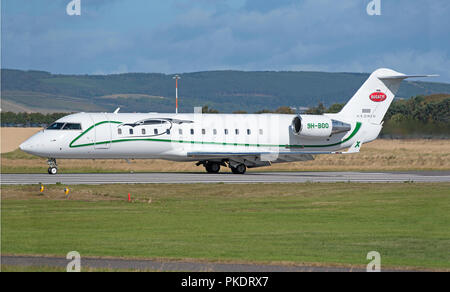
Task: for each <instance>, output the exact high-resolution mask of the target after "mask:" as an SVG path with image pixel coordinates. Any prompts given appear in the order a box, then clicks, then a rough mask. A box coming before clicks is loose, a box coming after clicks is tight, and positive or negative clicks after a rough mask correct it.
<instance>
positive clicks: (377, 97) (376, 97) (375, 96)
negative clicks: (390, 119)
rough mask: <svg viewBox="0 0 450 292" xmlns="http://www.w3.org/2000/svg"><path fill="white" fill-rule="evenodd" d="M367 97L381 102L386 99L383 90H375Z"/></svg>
mask: <svg viewBox="0 0 450 292" xmlns="http://www.w3.org/2000/svg"><path fill="white" fill-rule="evenodd" d="M369 98H370V100H371V101H375V102H381V101H384V100H385V99H386V94H384V93H383V92H380V91H377V92H374V93H372V94H371V95H370V96H369Z"/></svg>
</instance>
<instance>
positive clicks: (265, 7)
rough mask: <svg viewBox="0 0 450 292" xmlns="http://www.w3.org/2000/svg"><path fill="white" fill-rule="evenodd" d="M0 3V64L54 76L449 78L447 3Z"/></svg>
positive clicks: (152, 0)
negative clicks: (230, 73)
mask: <svg viewBox="0 0 450 292" xmlns="http://www.w3.org/2000/svg"><path fill="white" fill-rule="evenodd" d="M377 1H379V2H380V4H381V15H369V14H368V13H367V9H366V8H367V5H368V4H370V2H371V0H127V1H125V0H80V4H81V15H68V14H67V12H66V6H67V5H68V4H69V2H71V0H3V1H1V57H2V58H1V62H2V64H1V67H2V68H13V69H23V70H30V69H32V70H44V71H49V72H52V73H60V74H117V73H128V72H158V73H167V74H173V73H184V72H197V71H208V70H246V71H286V70H287V71H327V72H372V71H374V70H375V69H377V68H380V67H385V68H391V69H394V70H396V71H399V72H403V73H406V74H439V75H440V77H437V78H433V80H431V79H430V80H429V81H436V82H448V83H450V59H449V57H450V17H448V15H449V14H450V1H449V0H377Z"/></svg>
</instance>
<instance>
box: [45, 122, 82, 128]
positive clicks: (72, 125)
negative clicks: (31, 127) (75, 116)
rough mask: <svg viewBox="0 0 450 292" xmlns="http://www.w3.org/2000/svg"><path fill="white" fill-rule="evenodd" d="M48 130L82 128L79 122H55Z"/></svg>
mask: <svg viewBox="0 0 450 292" xmlns="http://www.w3.org/2000/svg"><path fill="white" fill-rule="evenodd" d="M47 130H81V124H78V123H53V124H51V125H50V126H48V128H47Z"/></svg>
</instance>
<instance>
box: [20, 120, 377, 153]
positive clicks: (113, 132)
mask: <svg viewBox="0 0 450 292" xmlns="http://www.w3.org/2000/svg"><path fill="white" fill-rule="evenodd" d="M294 117H295V115H280V114H169V113H167V114H163V113H147V114H145V113H123V114H122V113H117V114H114V113H77V114H72V115H68V116H66V117H63V118H61V119H59V120H58V121H57V122H61V123H81V126H82V130H47V129H46V130H42V131H40V132H39V133H37V134H35V135H34V136H32V137H31V138H30V139H28V140H27V141H26V142H24V143H23V144H22V145H21V149H23V150H24V151H26V152H29V153H32V154H34V155H38V156H42V157H51V158H161V159H168V160H176V161H193V160H195V159H192V158H190V157H187V153H188V152H202V151H204V152H248V151H250V152H264V151H268V152H274V151H275V152H276V151H289V150H293V151H297V152H298V151H302V150H305V151H316V150H320V151H328V150H331V151H335V150H340V149H343V148H346V147H349V146H350V145H351V144H352V143H353V141H354V139H356V138H358V137H360V135H361V133H363V132H367V131H362V130H363V129H364V127H365V126H364V125H363V126H362V127H361V129H360V130H359V131H358V133H357V134H356V135H355V136H354V137H353V138H352V139H350V140H348V141H346V142H344V143H340V142H341V141H342V140H345V138H346V137H347V136H348V135H350V134H351V133H352V132H353V130H354V129H355V125H356V122H353V123H351V122H350V121H346V122H348V123H350V124H351V125H352V130H351V131H349V132H346V133H341V134H336V135H332V136H331V137H327V138H321V139H306V138H302V137H300V136H297V135H294V134H293V133H292V130H291V123H292V119H293V118H294ZM147 119H174V120H181V121H185V122H182V123H175V122H174V123H171V127H170V133H167V132H166V130H167V129H168V127H167V125H159V126H158V125H156V126H155V125H135V126H129V125H126V124H134V123H136V122H138V121H142V120H147ZM187 121H192V123H189V122H187ZM96 124H97V125H96ZM94 125H96V126H95V127H94ZM366 126H367V125H366ZM119 129H121V133H119ZM129 129H133V133H132V134H130V132H129ZM142 129H145V134H143V133H142ZM155 129H157V130H158V135H155V134H154V131H155ZM180 130H181V131H180ZM191 131H193V132H191ZM226 131H227V134H226ZM378 132H379V131H377V133H376V135H373V136H374V137H373V138H376V136H377V135H378ZM192 133H193V134H192ZM365 141H367V140H365ZM325 145H331V146H327V147H325ZM303 146H304V147H303ZM314 146H317V147H314Z"/></svg>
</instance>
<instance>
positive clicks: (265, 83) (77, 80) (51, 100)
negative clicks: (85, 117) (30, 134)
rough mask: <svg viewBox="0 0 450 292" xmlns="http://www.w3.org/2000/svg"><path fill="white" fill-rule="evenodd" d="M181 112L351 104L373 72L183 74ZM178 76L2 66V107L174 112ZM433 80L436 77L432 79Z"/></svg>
mask: <svg viewBox="0 0 450 292" xmlns="http://www.w3.org/2000/svg"><path fill="white" fill-rule="evenodd" d="M180 76H181V80H180V81H179V96H180V111H181V112H192V108H193V107H194V106H203V105H209V106H210V107H212V108H215V109H217V110H219V111H221V112H233V111H238V110H242V111H247V112H256V111H258V110H262V109H267V108H277V107H279V106H293V107H299V106H315V105H317V103H318V102H322V103H323V104H325V105H327V106H329V105H331V104H333V103H344V102H346V101H347V100H348V99H349V98H350V97H351V96H352V95H353V94H354V93H355V92H356V90H357V89H358V88H359V87H360V86H361V85H362V83H363V82H364V81H365V79H366V78H367V77H368V76H369V74H360V73H324V72H273V71H267V72H243V71H207V72H197V73H185V74H180ZM172 77H173V75H166V74H157V73H127V74H115V75H59V74H51V73H48V72H42V71H22V70H12V69H2V70H1V78H2V79H1V85H2V111H7V110H13V111H41V112H49V111H50V112H51V111H53V112H61V111H71V112H72V111H112V110H114V109H115V108H116V107H119V106H120V107H121V108H122V112H123V111H128V112H149V111H158V112H172V111H174V106H175V98H174V95H175V89H174V87H175V84H174V83H175V82H174V80H173V79H172ZM430 80H432V78H430ZM434 93H450V84H445V83H433V82H412V81H409V82H403V83H402V85H401V87H400V91H399V93H398V96H399V97H407V98H408V97H411V96H417V95H429V94H434Z"/></svg>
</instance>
